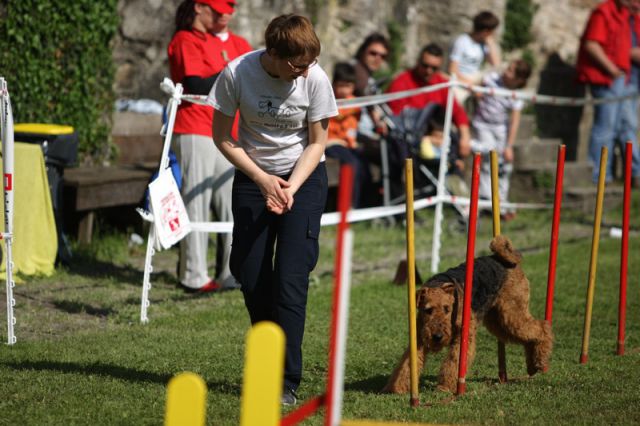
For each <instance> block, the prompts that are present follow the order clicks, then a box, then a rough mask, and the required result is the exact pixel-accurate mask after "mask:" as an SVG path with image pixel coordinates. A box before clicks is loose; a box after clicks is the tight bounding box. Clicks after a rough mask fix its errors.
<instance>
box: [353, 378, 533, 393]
mask: <svg viewBox="0 0 640 426" xmlns="http://www.w3.org/2000/svg"><path fill="white" fill-rule="evenodd" d="M387 380H389V376H388V375H384V374H378V375H376V376H372V377H368V378H366V379H362V380H358V381H354V382H350V383H345V385H344V388H345V390H348V391H352V392H362V393H365V394H379V393H382V392H381V390H382V388H383V387H384V386H385V385H386V384H387ZM525 380H527V378H524V377H515V378H510V379H509V381H508V382H507V384H509V383H518V382H523V381H525ZM419 381H420V382H419V388H420V389H422V390H424V389H425V388H426V389H427V391H428V392H431V391H433V392H436V393H438V394H442V395H445V394H446V393H445V392H441V391H436V386H437V382H438V378H437V377H436V376H434V375H428V376H424V375H422V376H420V378H419ZM473 382H476V383H484V384H486V385H487V386H495V385H499V384H500V382H499V381H498V379H497V378H493V377H471V378H467V383H473Z"/></svg>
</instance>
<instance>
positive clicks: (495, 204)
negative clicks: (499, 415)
mask: <svg viewBox="0 0 640 426" xmlns="http://www.w3.org/2000/svg"><path fill="white" fill-rule="evenodd" d="M489 158H490V160H491V212H492V217H493V236H494V237H495V236H497V235H500V191H499V189H498V188H499V185H498V183H499V182H498V153H497V152H496V151H495V150H493V151H491V152H490V154H489ZM498 379H499V380H500V383H504V382H506V381H507V352H506V349H505V347H504V343H502V342H501V341H499V340H498Z"/></svg>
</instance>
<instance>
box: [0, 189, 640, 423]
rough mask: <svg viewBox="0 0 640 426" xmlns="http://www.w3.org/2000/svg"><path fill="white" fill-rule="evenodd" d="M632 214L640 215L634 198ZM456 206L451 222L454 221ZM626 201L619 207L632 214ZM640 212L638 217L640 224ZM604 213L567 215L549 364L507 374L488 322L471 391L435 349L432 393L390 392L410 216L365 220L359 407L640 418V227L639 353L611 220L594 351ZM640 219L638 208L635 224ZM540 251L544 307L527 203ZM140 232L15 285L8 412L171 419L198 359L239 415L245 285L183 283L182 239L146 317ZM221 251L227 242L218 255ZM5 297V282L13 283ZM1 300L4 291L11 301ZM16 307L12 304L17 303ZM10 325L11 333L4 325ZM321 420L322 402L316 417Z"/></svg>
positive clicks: (639, 253) (319, 384)
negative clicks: (502, 378)
mask: <svg viewBox="0 0 640 426" xmlns="http://www.w3.org/2000/svg"><path fill="white" fill-rule="evenodd" d="M633 208H634V211H633V213H632V218H637V217H638V216H639V212H640V208H638V200H634V206H633ZM453 220H454V219H453V217H452V213H451V212H447V221H446V223H448V224H451V223H453ZM619 220H620V212H619V211H616V210H612V211H610V212H608V213H607V216H606V217H605V219H604V222H605V223H607V224H618V225H619ZM633 220H634V219H632V226H633ZM591 221H592V218H591V217H588V216H587V217H585V216H581V215H579V214H575V213H570V212H566V213H563V223H562V225H561V229H560V248H559V253H558V272H557V284H556V298H555V308H554V322H553V328H554V332H555V349H554V352H553V357H552V363H551V368H550V370H549V372H548V373H547V374H543V375H539V376H536V377H533V378H526V370H525V367H524V355H523V353H522V350H521V349H520V348H519V347H514V346H508V347H507V360H508V372H509V377H510V379H511V380H510V382H509V383H508V384H506V385H499V384H497V356H496V342H495V339H494V338H493V337H492V336H490V335H489V334H488V333H487V332H486V331H485V330H484V329H481V330H480V332H479V336H478V349H477V357H476V361H475V363H474V364H473V366H471V368H470V369H469V371H468V375H467V379H468V385H467V394H466V395H465V396H463V397H461V398H458V399H456V400H454V401H448V399H447V397H448V395H447V394H443V393H440V392H437V391H436V390H435V380H436V375H437V371H438V365H439V360H440V357H439V356H435V357H433V358H429V359H428V360H427V364H426V369H425V372H424V374H423V375H422V378H421V382H420V393H421V395H420V397H421V401H422V402H423V403H425V404H426V405H424V406H422V407H420V408H418V409H411V408H409V404H408V397H407V396H393V395H382V394H380V393H378V391H379V390H380V389H381V388H382V386H383V385H384V383H385V382H386V379H387V377H388V375H389V373H390V372H391V370H392V369H393V367H394V365H395V362H396V361H397V359H398V357H399V356H400V354H401V353H402V351H403V350H404V348H405V346H406V344H407V337H406V336H407V331H406V328H407V326H406V324H407V313H406V306H405V305H406V303H405V300H406V288H405V287H399V286H394V285H392V284H390V282H391V279H392V278H393V275H394V272H395V268H396V266H397V263H398V261H399V260H400V259H402V258H403V257H404V250H405V231H404V228H402V227H401V226H394V227H382V226H376V225H373V224H357V225H356V226H354V230H355V252H354V265H353V276H352V285H353V288H352V293H351V309H350V321H349V339H348V343H347V346H348V347H347V365H346V384H345V387H346V391H345V397H344V418H347V419H361V418H367V419H377V420H389V421H390V420H394V421H415V422H430V423H481V424H638V423H640V410H638V407H640V387H639V386H638V385H640V349H639V348H640V285H639V283H638V281H639V279H638V278H639V277H640V262H639V261H638V259H639V258H640V236H639V235H638V233H637V231H634V232H633V233H632V237H631V241H630V253H631V255H630V261H629V265H630V269H629V304H628V320H627V321H628V325H627V341H626V347H627V354H626V355H625V356H623V357H619V356H615V354H614V352H615V347H616V332H617V304H618V284H619V263H620V240H619V239H612V238H609V237H608V229H607V228H603V231H602V238H601V242H600V254H599V262H598V271H597V283H596V292H595V304H594V311H593V325H592V330H591V344H590V351H589V355H590V359H589V362H588V364H586V365H580V364H579V363H578V358H579V355H580V347H581V338H582V327H583V320H584V304H585V296H586V287H587V276H588V266H589V256H590V247H591V227H592V225H591ZM418 222H420V224H419V225H418V227H417V229H416V257H417V263H418V266H419V268H420V270H421V272H422V275H423V276H427V275H429V274H428V271H429V267H430V253H431V236H432V235H431V234H432V231H431V229H432V223H433V216H432V211H430V210H428V211H421V212H419V214H418ZM636 226H638V225H637V223H636ZM454 228H455V227H453V226H451V227H450V226H447V227H446V229H447V230H446V232H445V234H444V238H443V246H442V247H443V249H442V265H441V268H440V269H444V268H446V267H450V266H454V265H457V264H458V263H460V262H462V261H464V256H465V249H466V235H465V234H464V233H461V232H459V231H458V230H455V229H454ZM502 228H503V229H502V232H503V233H504V234H506V235H508V236H510V237H511V238H512V240H513V242H514V244H515V245H516V247H518V248H519V249H520V250H521V251H522V252H523V254H524V256H525V263H524V269H525V271H526V272H527V274H528V277H529V280H530V282H531V310H532V313H533V314H534V316H536V317H538V318H541V317H543V316H544V298H545V292H546V281H547V262H548V245H549V233H550V212H549V211H542V212H520V214H519V216H518V218H517V219H516V220H514V221H512V222H509V223H507V224H503V227H502ZM334 234H335V228H333V227H329V228H323V231H322V237H321V238H322V251H321V260H320V262H319V264H318V267H317V268H316V271H315V272H314V275H313V283H312V286H311V289H310V293H309V303H308V317H307V324H306V334H305V342H304V355H305V360H304V362H305V370H304V374H305V376H304V379H303V384H302V386H301V388H300V389H299V393H300V396H301V397H302V398H303V399H305V398H309V397H312V396H314V395H317V394H319V393H321V392H323V389H324V385H325V376H326V373H327V343H328V329H329V318H330V308H331V307H330V303H331V294H332V270H333V261H334V259H333V253H334V251H335V250H334ZM490 237H491V221H490V218H488V217H483V218H482V219H481V221H480V225H479V229H478V239H477V245H478V246H477V253H478V254H486V253H487V252H488V248H487V247H488V242H489V240H490ZM126 240H127V238H126V236H125V235H121V234H120V235H119V234H109V233H106V234H103V235H101V236H100V237H99V239H98V241H96V243H95V244H94V245H93V246H92V247H91V248H85V249H78V250H76V253H75V262H74V265H73V266H72V267H70V268H68V269H61V270H59V271H57V272H56V274H55V275H54V276H52V277H47V278H36V279H33V278H29V279H25V282H24V283H22V284H18V286H17V287H16V290H15V296H16V300H17V305H16V317H17V321H18V323H17V325H16V335H17V338H18V343H17V344H16V345H14V346H11V347H9V346H7V345H2V346H1V347H0V383H1V384H0V413H2V414H1V415H0V424H7V425H23V424H24V425H40V424H56V425H62V424H64V425H70V424H92V425H111V424H131V425H134V424H135V425H139V424H160V423H161V422H162V418H163V410H164V402H165V392H166V384H167V382H168V380H169V379H170V378H171V377H172V376H173V375H174V374H176V373H179V372H182V371H193V372H195V373H198V374H200V375H201V376H202V377H203V378H204V380H205V381H206V383H207V386H208V390H209V393H208V407H207V420H208V421H207V423H208V424H219V425H233V424H237V423H238V419H239V407H240V392H241V386H242V368H243V365H242V364H243V345H244V337H245V333H246V331H247V327H248V325H249V322H248V317H247V314H246V312H245V309H244V305H243V300H242V296H241V294H240V293H239V292H238V291H235V292H226V293H222V294H216V295H207V296H197V295H195V296H194V295H187V294H184V293H183V292H182V291H181V290H179V289H178V288H177V287H176V284H175V275H174V272H173V271H175V264H176V259H177V252H176V250H175V249H173V250H169V251H166V252H161V253H158V254H157V255H156V257H155V259H154V266H155V269H154V274H153V276H152V282H153V288H152V289H151V293H150V298H151V306H150V308H149V318H150V323H149V324H146V325H141V324H140V323H139V309H140V293H141V283H142V265H143V256H144V247H142V246H133V247H128V245H127V242H126ZM211 258H213V257H211ZM3 299H4V297H3ZM0 303H4V300H3V301H2V302H0ZM2 311H3V312H4V305H2ZM2 327H3V328H2V332H1V334H0V337H1V338H2V339H3V341H6V329H5V328H4V327H5V326H4V325H3V326H2ZM304 424H309V425H320V424H322V416H315V417H313V418H311V419H310V420H308V421H307V422H305V423H304Z"/></svg>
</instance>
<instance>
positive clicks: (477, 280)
mask: <svg viewBox="0 0 640 426" xmlns="http://www.w3.org/2000/svg"><path fill="white" fill-rule="evenodd" d="M508 267H509V266H507V265H505V264H504V263H502V262H501V261H500V259H499V258H498V257H497V256H496V255H492V256H483V257H478V258H476V259H475V260H474V263H473V293H472V295H471V309H473V311H474V312H475V313H476V315H478V316H479V317H480V318H481V317H483V316H484V314H486V313H487V311H488V310H489V309H490V308H491V306H493V303H494V302H495V300H496V297H498V293H499V292H500V289H502V285H503V284H504V276H505V273H506V269H507V268H508ZM511 267H512V266H511ZM466 270H467V263H466V262H465V263H463V264H461V265H458V266H456V267H455V268H451V269H449V270H447V271H445V272H441V273H439V274H436V275H434V276H433V277H431V278H430V279H429V280H428V281H427V282H426V283H425V286H427V287H431V288H436V287H441V286H442V285H443V284H446V283H453V284H454V285H455V286H456V287H457V288H458V289H460V290H462V289H464V280H465V274H466Z"/></svg>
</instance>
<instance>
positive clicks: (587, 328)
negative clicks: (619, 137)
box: [580, 146, 608, 364]
mask: <svg viewBox="0 0 640 426" xmlns="http://www.w3.org/2000/svg"><path fill="white" fill-rule="evenodd" d="M607 154H608V150H607V147H606V146H603V147H602V150H601V151H600V175H599V177H598V196H597V198H596V212H595V217H594V219H593V238H592V240H591V260H590V261H589V286H588V287H587V306H586V309H585V313H584V331H583V333H582V352H581V353H580V364H586V363H587V359H588V357H589V337H590V334H591V314H592V310H593V294H594V292H595V287H596V268H597V266H598V244H599V243H600V221H601V220H602V204H603V200H604V183H605V178H606V175H607Z"/></svg>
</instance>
